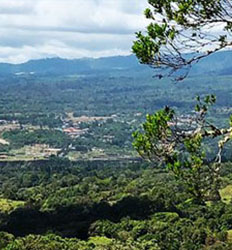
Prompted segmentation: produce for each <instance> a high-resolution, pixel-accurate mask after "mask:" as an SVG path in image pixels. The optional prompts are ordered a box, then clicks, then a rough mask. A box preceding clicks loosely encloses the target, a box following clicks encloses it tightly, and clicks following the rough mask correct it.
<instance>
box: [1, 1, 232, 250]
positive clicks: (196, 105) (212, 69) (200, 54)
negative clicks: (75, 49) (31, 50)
mask: <svg viewBox="0 0 232 250" xmlns="http://www.w3.org/2000/svg"><path fill="white" fill-rule="evenodd" d="M148 2H149V4H150V6H151V7H150V9H146V10H145V13H144V14H145V16H146V18H147V19H149V20H150V21H151V24H150V25H149V26H147V30H146V32H145V33H143V32H138V33H136V36H137V37H136V38H135V39H137V40H135V41H134V43H133V45H132V51H133V53H134V54H135V55H136V57H137V59H136V57H135V56H125V57H123V56H119V57H110V58H100V59H80V60H78V59H77V60H67V59H60V58H53V59H41V60H32V61H29V62H27V63H23V64H18V65H13V64H12V65H11V64H0V76H1V77H0V249H3V250H79V249H80V250H82V249H83V250H85V249H86V250H90V249H97V250H98V249H99V250H121V249H125V250H167V249H170V250H179V249H181V250H198V249H205V250H213V249H215V250H216V249H217V250H220V249H221V250H224V249H228V250H230V249H232V171H231V168H232V153H231V146H232V144H231V135H232V116H231V113H232V109H231V100H232V86H231V80H232V70H231V67H230V62H231V55H232V54H231V52H230V51H227V50H225V49H227V48H228V47H230V46H231V42H230V40H229V37H230V32H231V30H232V21H231V18H232V14H231V13H230V11H229V10H231V5H229V4H228V1H215V0H207V1H205V0H204V1H201V0H198V1H185V0H181V1H169V0H164V1H157V0H149V1H148ZM154 15H159V16H161V17H162V19H161V20H160V22H156V18H155V16H154ZM215 20H216V21H215ZM214 22H218V23H220V22H223V23H225V27H224V31H225V32H228V36H225V35H222V34H214V36H213V38H212V36H210V35H209V36H208V35H207V34H205V33H204V29H205V28H207V29H209V27H211V26H208V25H209V24H212V23H213V24H214ZM186 30H187V36H186V33H185V32H186ZM190 34H191V35H190ZM223 34H224V33H223ZM181 36H182V37H181ZM183 37H184V38H183ZM215 37H216V38H217V39H216V38H215ZM179 39H181V41H182V43H180V42H179ZM183 39H184V40H183ZM183 41H184V42H183ZM211 43H212V44H214V46H212V47H210V46H209V44H211ZM199 44H200V45H199ZM199 46H200V47H203V48H204V47H206V51H204V50H203V51H201V50H200V49H199ZM186 48H187V50H188V53H186ZM139 63H141V64H145V65H140V64H139ZM148 66H150V67H148Z"/></svg>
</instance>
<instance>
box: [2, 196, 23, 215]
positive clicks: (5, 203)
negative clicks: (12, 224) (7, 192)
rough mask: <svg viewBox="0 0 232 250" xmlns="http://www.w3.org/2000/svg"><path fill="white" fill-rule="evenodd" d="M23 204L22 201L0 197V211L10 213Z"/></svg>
mask: <svg viewBox="0 0 232 250" xmlns="http://www.w3.org/2000/svg"><path fill="white" fill-rule="evenodd" d="M24 205H25V202H24V201H13V200H8V199H0V212H2V213H10V212H12V211H14V210H15V209H17V208H19V207H23V206H24Z"/></svg>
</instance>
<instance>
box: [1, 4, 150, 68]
mask: <svg viewBox="0 0 232 250" xmlns="http://www.w3.org/2000/svg"><path fill="white" fill-rule="evenodd" d="M146 6H147V0H1V1H0V32H1V36H0V61H1V62H11V63H20V62H25V61H27V60H29V59H37V58H45V57H57V56H59V57H63V58H80V57H101V56H111V55H126V54H129V53H130V48H131V44H132V41H133V39H134V38H135V35H134V32H136V31H138V30H142V29H144V27H145V26H146V25H147V21H146V20H145V18H144V17H143V10H144V9H145V8H146Z"/></svg>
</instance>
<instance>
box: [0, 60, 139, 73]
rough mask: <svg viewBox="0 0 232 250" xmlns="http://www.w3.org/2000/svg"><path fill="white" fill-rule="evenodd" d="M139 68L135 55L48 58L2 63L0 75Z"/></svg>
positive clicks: (91, 71)
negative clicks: (19, 62) (95, 57)
mask: <svg viewBox="0 0 232 250" xmlns="http://www.w3.org/2000/svg"><path fill="white" fill-rule="evenodd" d="M139 68H141V65H140V64H139V62H138V60H137V59H136V58H135V56H133V55H130V56H114V57H105V58H98V59H94V58H83V59H71V60H69V59H62V58H47V59H39V60H30V61H28V62H26V63H21V64H9V63H0V75H5V74H20V73H23V72H24V73H35V74H52V75H70V74H86V73H94V72H95V73H96V72H104V71H110V70H129V69H139Z"/></svg>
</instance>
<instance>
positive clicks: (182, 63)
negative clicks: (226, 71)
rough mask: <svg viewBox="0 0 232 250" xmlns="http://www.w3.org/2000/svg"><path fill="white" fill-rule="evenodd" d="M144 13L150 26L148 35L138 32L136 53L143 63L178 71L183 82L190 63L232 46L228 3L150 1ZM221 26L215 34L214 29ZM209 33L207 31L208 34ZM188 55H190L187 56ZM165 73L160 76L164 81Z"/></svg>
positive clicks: (214, 0)
mask: <svg viewBox="0 0 232 250" xmlns="http://www.w3.org/2000/svg"><path fill="white" fill-rule="evenodd" d="M148 2H149V4H150V5H151V8H147V9H146V10H145V12H144V14H145V16H146V18H147V19H149V20H151V23H150V24H149V25H148V27H147V34H145V35H144V34H143V33H142V32H138V33H137V41H135V42H134V46H133V52H134V53H135V54H136V56H137V57H138V58H139V60H140V62H141V63H144V64H149V65H151V66H152V67H155V68H157V67H158V68H161V69H168V70H170V71H169V75H172V74H173V73H174V72H176V71H179V73H178V74H177V75H176V80H183V78H185V77H186V76H187V74H188V70H189V67H190V66H191V64H193V63H196V62H198V61H199V60H200V59H202V58H204V57H206V56H208V55H210V54H212V53H214V52H217V51H219V50H221V49H224V48H227V47H229V46H231V45H232V43H231V42H232V41H231V34H230V31H231V29H232V7H231V3H230V1H227V0H219V1H218V0H206V1H205V0H197V1H185V0H180V1H179V0H178V1H176V0H173V1H170V0H164V1H159V0H149V1H148ZM215 25H217V27H220V28H219V29H220V30H219V31H218V32H214V27H215ZM205 30H207V32H205ZM186 53H187V54H186ZM163 75H164V73H163V71H159V73H158V76H159V77H160V78H162V77H163Z"/></svg>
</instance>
